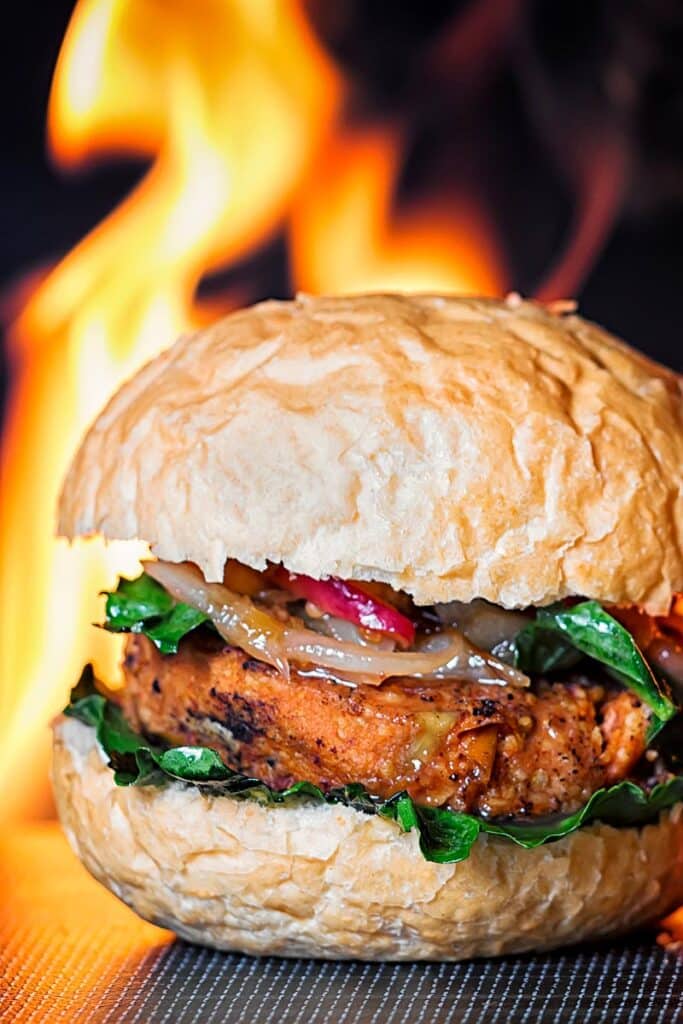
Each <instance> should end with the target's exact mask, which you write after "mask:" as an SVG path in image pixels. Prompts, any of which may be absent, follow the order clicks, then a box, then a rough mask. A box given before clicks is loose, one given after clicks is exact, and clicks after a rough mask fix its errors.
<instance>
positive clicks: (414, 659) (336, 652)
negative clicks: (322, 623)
mask: <svg viewBox="0 0 683 1024" xmlns="http://www.w3.org/2000/svg"><path fill="white" fill-rule="evenodd" d="M462 642H464V641H462V638H460V637H455V636H454V637H445V636H444V643H443V644H442V646H441V647H440V648H439V649H438V650H432V651H408V652H400V653H397V652H395V651H378V650H377V649H376V648H374V649H373V648H372V647H370V646H368V647H361V646H360V645H359V644H355V643H349V642H345V641H343V640H333V639H331V638H328V637H325V636H322V635H320V634H319V633H314V632H313V630H310V629H286V630H285V635H284V647H285V651H286V652H287V655H288V656H289V657H290V658H291V659H292V660H293V661H310V662H312V663H313V664H314V665H322V666H323V667H324V668H330V669H341V670H342V671H344V672H346V673H353V674H354V675H362V676H364V677H365V676H368V677H370V676H374V677H376V680H377V681H376V683H375V680H374V679H373V680H372V683H373V684H374V685H379V684H380V683H381V682H383V681H384V679H388V678H389V677H390V676H414V675H416V674H419V673H433V672H436V671H437V670H438V669H439V668H443V667H445V666H446V665H447V664H449V663H450V662H451V661H452V660H453V659H454V658H457V657H459V656H460V655H461V653H462ZM363 682H366V679H365V678H364V679H363ZM368 682H370V680H368Z"/></svg>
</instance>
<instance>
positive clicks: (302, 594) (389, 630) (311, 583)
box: [272, 567, 415, 647]
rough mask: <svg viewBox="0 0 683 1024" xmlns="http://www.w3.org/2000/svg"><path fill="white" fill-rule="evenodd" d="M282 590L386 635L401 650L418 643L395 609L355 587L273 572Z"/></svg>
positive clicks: (412, 628)
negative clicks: (400, 647)
mask: <svg viewBox="0 0 683 1024" xmlns="http://www.w3.org/2000/svg"><path fill="white" fill-rule="evenodd" d="M272 578H273V580H274V581H275V583H277V585H278V586H279V587H282V588H283V589H284V590H289V592H290V593H292V594H294V595H295V597H299V598H302V599H304V600H306V601H311V602H312V603H313V604H315V605H317V607H318V608H320V610H321V611H323V612H327V613H328V614H329V615H334V616H336V617H337V618H340V619H346V621H347V622H355V623H356V625H357V626H363V627H364V628H365V629H374V630H376V631H377V632H380V633H386V634H388V635H389V636H391V637H393V638H394V639H395V640H397V641H398V642H399V643H400V644H401V646H402V647H410V646H411V645H412V644H413V643H414V641H415V625H414V624H413V623H412V622H411V621H410V619H408V618H407V617H406V616H405V615H403V614H402V613H401V612H399V611H398V610H397V609H396V608H394V607H393V605H390V604H386V603H385V602H384V601H380V600H378V599H377V598H376V597H371V596H370V594H366V593H365V591H364V590H361V588H360V587H359V586H356V584H355V583H348V582H347V581H346V580H340V579H337V577H336V576H331V577H330V578H329V579H327V580H314V579H313V577H312V576H301V575H300V574H299V573H293V572H289V571H288V570H287V569H284V568H282V567H279V568H277V569H275V570H274V572H272Z"/></svg>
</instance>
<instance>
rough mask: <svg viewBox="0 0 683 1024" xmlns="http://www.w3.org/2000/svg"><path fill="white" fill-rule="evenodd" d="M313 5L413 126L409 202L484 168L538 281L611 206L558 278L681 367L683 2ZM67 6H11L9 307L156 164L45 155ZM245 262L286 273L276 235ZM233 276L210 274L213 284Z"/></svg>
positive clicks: (264, 287)
mask: <svg viewBox="0 0 683 1024" xmlns="http://www.w3.org/2000/svg"><path fill="white" fill-rule="evenodd" d="M283 2H287V0H283ZM306 6H307V9H308V12H309V16H310V18H311V20H312V21H313V23H314V25H315V27H316V30H317V32H318V34H319V36H320V37H321V38H322V39H324V40H325V42H326V45H327V46H328V48H329V49H330V50H331V52H332V53H333V54H334V55H335V56H336V58H337V60H338V61H339V63H340V64H341V65H342V66H343V67H344V69H345V70H346V72H347V73H348V75H349V76H350V78H351V80H352V82H353V83H354V88H353V95H352V101H351V104H350V108H349V110H348V112H347V116H348V117H349V119H356V120H373V119H378V118H382V117H385V116H386V115H387V114H391V115H392V116H396V115H398V116H399V117H400V118H401V119H402V120H403V121H404V123H406V124H407V125H408V126H409V137H410V139H411V144H410V147H409V150H408V153H407V156H406V163H405V167H404V173H403V178H402V182H401V187H400V190H399V195H398V196H397V201H398V202H403V201H404V200H406V199H408V200H409V199H410V197H411V195H419V194H421V193H422V192H427V193H428V192H429V189H430V187H432V186H433V184H434V183H439V184H441V183H443V181H444V180H446V181H448V182H449V183H452V185H453V188H454V189H456V190H457V189H458V188H463V187H464V188H467V187H468V184H472V183H475V182H476V187H477V190H478V191H479V193H480V194H483V195H484V197H485V201H486V205H487V207H488V209H489V210H490V212H491V214H492V217H493V219H494V222H495V223H496V224H497V226H498V228H499V230H500V233H501V235H502V238H503V240H504V243H505V248H506V253H507V263H508V268H509V277H510V284H511V286H512V287H514V288H516V289H518V290H520V291H522V292H524V293H527V294H533V293H535V292H536V291H537V290H538V289H539V288H540V287H542V283H543V280H544V278H547V276H548V274H549V272H550V269H551V267H552V266H553V265H554V264H555V263H556V262H557V260H558V258H559V256H560V254H561V252H562V250H563V248H564V247H565V246H566V245H567V241H568V239H569V238H570V236H571V231H572V218H573V217H575V216H576V214H577V211H581V209H583V208H588V210H589V217H588V219H590V217H591V216H593V217H595V216H597V217H598V218H599V217H600V216H603V218H604V220H605V224H604V225H603V227H602V229H601V230H599V231H598V232H597V233H598V235H600V234H602V235H603V238H602V239H599V240H598V242H597V243H596V242H594V243H593V251H592V252H591V253H590V256H589V257H588V258H584V259H583V260H582V261H581V260H580V261H579V262H580V263H582V264H583V265H582V266H581V267H580V268H579V270H578V272H576V271H575V272H574V273H573V274H569V275H568V278H567V276H565V281H566V284H567V286H568V290H562V292H561V294H568V293H571V294H573V295H577V296H578V298H579V300H580V307H581V311H582V312H583V313H584V314H585V315H586V316H588V317H590V318H592V319H596V320H598V321H600V322H602V323H604V324H605V325H606V326H608V327H609V328H611V329H613V330H614V331H616V332H617V333H619V334H621V335H622V336H624V337H625V338H626V339H627V340H629V341H631V342H632V343H633V344H635V345H637V346H638V347H640V348H641V349H643V350H644V351H646V352H648V353H650V354H651V355H653V356H654V357H656V358H658V359H660V360H661V361H663V362H667V363H668V364H669V365H671V366H674V367H675V368H676V369H679V370H680V369H683V351H682V350H683V346H682V344H681V341H680V327H679V319H680V318H679V308H680V292H681V284H682V283H683V273H682V271H683V255H682V246H681V238H682V236H683V231H682V228H683V59H682V58H683V46H682V40H683V4H681V3H679V2H678V0H640V2H628V0H614V2H610V0H592V2H589V3H580V2H571V3H569V2H553V3H550V4H548V3H542V2H538V3H531V2H527V3H524V2H521V0H498V2H491V0H467V2H450V3H443V2H439V0H433V2H431V3H430V4H417V3H410V4H396V3H394V2H392V0H383V2H379V0H337V2H336V3H334V4H330V3H328V2H326V0H309V2H308V3H307V5H306ZM72 8H73V3H71V2H67V0H51V2H50V3H49V4H44V5H40V7H37V6H36V5H34V4H30V3H23V4H20V5H15V6H14V8H13V10H12V15H11V19H12V20H11V23H6V24H5V33H4V34H5V42H6V43H7V44H9V45H8V46H7V47H6V49H7V56H6V58H5V73H6V76H7V85H6V92H5V104H4V122H5V124H4V140H5V141H4V146H3V149H4V153H3V158H2V172H1V173H2V232H1V233H0V289H1V294H2V299H3V302H2V310H3V312H4V321H5V322H7V321H8V319H11V316H12V314H13V312H14V309H15V301H16V293H13V288H12V286H13V285H14V284H15V283H16V282H17V281H18V280H20V279H21V277H22V275H24V274H26V273H27V272H29V271H31V270H35V269H36V268H37V267H40V266H45V265H46V264H49V263H50V262H51V261H54V260H56V259H57V258H58V257H59V256H60V255H61V254H62V253H63V252H65V251H66V250H67V249H69V248H70V247H71V246H72V245H73V244H74V243H75V242H77V241H78V240H79V239H80V238H81V237H82V236H83V235H84V234H85V233H86V232H87V231H88V229H89V228H90V227H92V226H93V225H94V224H95V223H97V221H98V220H99V219H100V218H101V217H102V216H103V215H104V214H105V213H106V212H107V211H109V210H110V209H111V208H112V207H113V206H114V205H116V203H117V202H118V200H119V199H120V198H121V197H122V196H123V195H124V194H125V193H126V192H127V191H128V189H129V188H130V187H131V185H132V184H133V183H134V182H135V181H137V180H138V178H139V176H140V175H141V173H142V172H143V171H144V168H145V165H144V164H142V163H140V162H134V161H129V162H125V161H121V160H120V159H119V160H118V161H117V162H114V161H107V162H106V163H103V164H101V165H100V166H98V167H91V168H89V169H88V170H87V171H83V172H78V173H77V174H72V175H65V174H63V173H61V172H59V171H57V170H56V169H55V168H54V167H52V166H51V165H50V163H49V160H48V158H47V156H46V152H45V141H44V123H45V109H46V102H47V97H48V92H49V85H50V79H51V75H52V71H53V68H54V64H55V60H56V57H57V54H58V51H59V46H60V42H61V39H62V37H63V34H64V31H65V28H66V25H67V23H68V20H69V16H70V13H71V10H72ZM196 10H197V15H198V16H200V15H201V0H198V2H197V3H196ZM615 153H616V154H617V156H616V165H617V166H618V167H620V168H621V171H618V170H617V172H615V171H614V166H613V164H614V161H613V164H610V159H611V156H610V154H612V156H613V155H614V154H615ZM615 174H616V180H617V181H618V182H619V183H620V184H619V185H618V186H616V185H614V184H613V179H614V178H615ZM610 175H611V176H610ZM591 204H592V206H591ZM591 209H593V213H591V212H590V211H591ZM596 210H597V214H596V212H595V211H596ZM605 211H607V213H605ZM247 272H248V274H249V281H250V288H251V291H252V292H253V296H252V297H253V298H254V299H257V298H261V297H263V296H265V295H268V294H271V295H285V294H287V293H288V292H289V291H290V283H289V279H288V272H287V265H286V252H285V250H284V246H283V245H282V243H281V242H276V243H274V244H273V245H271V246H270V247H269V248H268V250H266V251H265V252H264V253H262V254H260V255H259V256H258V257H256V259H255V260H254V259H252V260H251V261H250V266H249V267H248V268H240V267H237V268H231V269H230V271H229V273H228V278H233V277H235V276H237V277H239V275H240V274H242V275H244V274H245V273H247ZM226 283H227V280H223V279H222V278H221V276H220V275H218V276H217V277H215V278H214V280H212V281H211V282H207V283H206V287H211V288H213V289H214V290H215V289H220V288H221V287H222V286H224V285H225V284H226ZM560 283H563V282H562V281H561V282H560ZM5 369H6V365H5Z"/></svg>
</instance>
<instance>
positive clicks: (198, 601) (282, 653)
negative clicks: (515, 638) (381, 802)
mask: <svg viewBox="0 0 683 1024" xmlns="http://www.w3.org/2000/svg"><path fill="white" fill-rule="evenodd" d="M145 571H146V572H147V573H148V575H150V576H151V577H152V578H153V579H155V580H156V581H157V582H158V583H160V584H161V585H162V586H163V587H165V589H166V590H167V591H168V592H169V593H170V594H172V596H173V597H175V599H176V600H177V601H182V602H184V603H185V604H189V605H192V607H193V608H197V609H199V611H201V612H204V614H205V615H206V616H208V618H210V619H211V621H212V622H213V624H214V626H215V627H216V629H217V630H218V632H219V633H220V635H221V636H222V637H223V638H224V640H226V641H227V642H228V643H229V644H231V645H233V646H235V647H240V648H241V649H242V650H243V651H246V653H247V654H250V655H251V656H252V657H254V658H257V659H258V660H260V661H264V662H266V663H267V664H268V665H273V666H274V667H275V668H277V669H278V670H279V671H280V672H282V673H284V674H285V675H287V676H288V675H289V660H290V659H291V660H292V661H296V662H306V663H310V664H313V665H320V666H323V667H324V668H328V669H331V670H333V671H334V670H336V671H339V672H343V673H344V675H348V676H350V677H352V676H359V677H362V678H359V680H358V682H359V683H360V682H362V683H363V684H365V685H369V686H370V685H373V686H379V685H380V684H381V683H382V682H383V681H384V680H385V679H388V678H390V677H395V676H402V677H404V678H406V679H414V680H415V681H416V684H417V685H419V682H423V683H424V681H427V680H429V681H439V680H444V681H445V680H454V679H468V680H472V681H475V682H485V683H499V684H501V685H512V686H526V685H528V683H529V680H528V678H527V677H526V676H525V675H523V673H521V672H518V671H517V670H516V669H513V668H510V666H509V665H505V664H504V663H503V662H501V661H499V660H498V659H497V658H494V657H492V656H491V655H488V654H486V653H485V652H483V651H479V650H477V649H476V648H473V647H472V646H471V645H470V644H469V643H468V641H467V640H466V639H465V637H464V636H463V635H462V633H459V632H457V631H456V630H453V629H449V630H444V631H443V632H442V633H436V634H434V635H433V636H431V637H429V639H428V640H427V641H426V642H425V643H424V644H423V646H422V649H421V650H418V651H407V652H397V651H387V650H378V649H377V646H376V645H373V646H371V645H368V646H366V647H363V646H361V645H360V644H357V643H353V642H350V641H343V640H337V639H334V638H332V637H326V636H322V635H321V634H319V633H316V632H314V631H313V630H311V629H303V628H300V627H296V626H287V625H284V624H283V623H281V622H279V621H278V620H277V619H276V618H274V616H272V615H269V614H268V612H266V611H263V610H262V609H260V608H258V607H257V606H256V605H255V604H254V602H253V601H251V600H250V599H249V598H248V597H243V596H241V595H239V594H234V593H233V592H232V591H230V590H228V589H227V588H226V587H224V586H223V585H222V584H220V583H207V582H206V581H205V580H204V578H203V576H202V575H201V573H200V572H199V570H198V569H197V568H196V567H195V566H193V565H190V564H188V563H183V564H182V565H176V564H172V563H170V562H147V563H145Z"/></svg>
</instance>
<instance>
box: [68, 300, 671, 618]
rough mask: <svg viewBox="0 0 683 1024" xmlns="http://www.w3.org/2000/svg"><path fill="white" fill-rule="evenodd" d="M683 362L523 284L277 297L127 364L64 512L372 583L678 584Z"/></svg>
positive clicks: (453, 593)
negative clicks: (496, 291) (485, 294)
mask: <svg viewBox="0 0 683 1024" xmlns="http://www.w3.org/2000/svg"><path fill="white" fill-rule="evenodd" d="M681 381H682V379H681V378H680V377H679V376H678V375H676V374H675V373H673V372H672V371H670V370H667V369H665V368H663V367H661V366H658V365H657V364H656V363H653V362H651V361H649V360H648V359H646V358H644V357H643V356H641V355H639V354H638V353H637V352H635V351H634V350H632V349H630V348H628V347H627V346H626V345H624V344H623V343H622V342H620V341H618V340H617V339H615V338H614V337H612V336H611V335H609V334H607V333H606V332H605V331H603V330H601V329H600V328H598V327H596V326H595V325H593V324H590V323H588V322H586V321H585V320H582V319H581V318H580V317H578V316H575V315H554V314H553V312H551V311H550V310H548V309H545V308H543V307H542V306H539V305H537V304H534V303H530V302H522V301H521V300H520V299H519V298H518V297H517V296H511V297H509V298H508V299H507V300H506V301H504V302H500V301H495V300H491V299H475V298H454V297H441V296H432V295H359V296H354V297H349V298H311V297H308V296H301V297H300V298H298V299H297V300H296V301H295V302H264V303H261V304H259V305H257V306H254V307H252V308H251V309H247V310H244V311H242V312H239V313H236V314H234V315H232V316H228V317H226V318H225V319H223V320H220V321H219V322H218V323H216V324H214V325H213V326H212V327H209V328H208V329H206V330H202V331H199V332H198V333H196V334H194V335H192V336H190V337H184V338H181V339H180V340H179V341H178V342H177V343H176V344H175V345H174V346H173V347H172V348H170V349H168V350H167V351H166V352H164V353H163V354H162V355H160V356H159V357H158V358H157V359H155V360H153V361H152V362H151V363H149V364H148V365H147V366H146V367H144V369H142V370H141V371H140V373H138V374H137V376H135V377H134V378H133V379H132V380H130V381H129V382H128V383H127V384H125V385H124V386H123V387H122V388H121V390H120V391H119V392H118V394H116V395H115V397H114V398H113V399H112V400H111V402H110V403H109V405H108V406H107V408H106V409H105V410H104V411H103V412H102V413H101V415H100V416H99V418H98V419H97V421H96V422H95V424H94V425H93V426H92V428H91V429H90V431H89V433H88V434H87V436H86V438H85V440H84V442H83V444H82V446H81V448H80V450H79V452H78V454H77V456H76V458H75V460H74V462H73V464H72V466H71V469H70V471H69V474H68V476H67V479H66V483H65V486H64V491H63V494H62V498H61V506H60V520H59V530H60V533H62V534H64V535H66V536H69V537H74V536H76V535H78V534H92V533H100V534H102V535H104V536H105V537H107V538H110V539H133V538H137V539H140V540H145V541H147V542H148V543H149V544H150V545H151V548H152V551H153V552H154V554H155V555H157V556H158V557H159V558H162V559H166V560H168V561H172V562H179V561H184V560H189V561H192V562H195V563H196V564H197V565H198V566H199V567H200V568H201V569H202V571H203V573H204V575H205V576H206V578H207V579H209V580H217V579H220V578H222V576H223V566H224V563H225V560H226V558H229V557H232V558H237V559H239V560H240V561H241V562H244V563H246V564H248V565H251V566H254V567H255V568H263V566H264V565H265V563H266V560H270V561H271V562H282V563H283V564H284V565H285V566H286V567H287V568H289V569H290V570H291V571H293V572H300V573H307V574H308V575H311V576H315V577H325V576H328V575H335V576H341V577H344V578H353V579H357V580H363V579H365V580H381V581H385V582H387V583H390V584H391V585H392V586H393V587H395V588H397V589H404V590H407V591H408V592H409V593H411V594H412V595H413V597H414V598H415V600H416V601H417V602H418V603H421V604H431V603H433V602H437V601H450V600H459V601H471V600H472V599H473V598H476V597H483V598H487V599H488V600H489V601H493V602H495V603H496V604H500V605H504V606H505V607H523V606H526V605H530V604H534V605H543V604H547V603H548V602H551V601H555V600H557V599H559V598H563V597H567V596H570V595H585V596H587V597H591V598H595V599H597V600H599V601H603V602H606V603H614V604H625V603H636V604H639V605H641V606H644V607H645V608H646V609H648V610H649V611H650V612H652V613H658V612H665V611H666V610H667V609H668V607H669V604H670V601H671V597H672V594H673V593H674V592H675V591H676V590H681V589H683V400H682V398H683V394H682V392H683V389H682V385H681Z"/></svg>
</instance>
